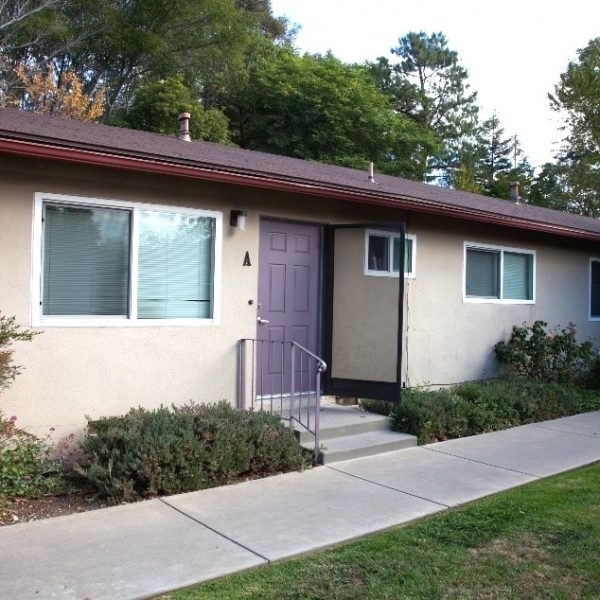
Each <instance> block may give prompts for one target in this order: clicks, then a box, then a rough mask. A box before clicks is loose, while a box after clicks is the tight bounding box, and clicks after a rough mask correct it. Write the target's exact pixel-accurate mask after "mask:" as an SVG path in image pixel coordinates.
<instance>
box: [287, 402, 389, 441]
mask: <svg viewBox="0 0 600 600" xmlns="http://www.w3.org/2000/svg"><path fill="white" fill-rule="evenodd" d="M319 422H320V425H321V427H320V429H321V441H322V442H324V441H325V440H331V439H334V438H340V437H346V436H350V435H357V434H361V433H368V432H372V431H389V430H390V420H389V418H388V417H384V416H383V415H377V414H374V413H368V412H365V411H363V410H359V409H357V408H348V407H345V406H344V407H342V406H326V407H324V408H323V409H321V411H320V413H319ZM310 423H311V426H312V425H313V423H314V413H313V414H311V416H310ZM295 434H296V437H297V438H298V439H299V440H300V443H301V444H305V443H306V444H310V443H313V442H314V438H313V436H312V434H311V433H309V432H308V431H306V430H305V429H304V428H302V427H300V426H296V427H295Z"/></svg>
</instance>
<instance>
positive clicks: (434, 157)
mask: <svg viewBox="0 0 600 600" xmlns="http://www.w3.org/2000/svg"><path fill="white" fill-rule="evenodd" d="M391 52H392V54H394V55H396V56H398V57H399V58H400V61H399V62H398V63H396V64H391V63H390V62H389V61H388V60H387V59H386V58H380V59H378V62H377V63H375V64H371V65H370V67H371V73H372V74H373V76H374V77H375V80H376V81H377V83H378V85H379V87H380V89H381V90H382V91H384V92H385V93H386V94H387V95H388V97H389V98H390V100H391V102H392V104H393V107H394V109H395V110H396V111H398V112H399V113H401V114H403V115H405V116H407V117H409V118H410V119H411V120H412V121H413V122H414V123H416V124H417V125H418V126H419V127H420V128H421V129H422V130H424V131H428V132H430V133H431V134H432V137H431V138H430V143H428V144H425V145H423V146H422V147H421V148H420V154H419V156H417V157H415V158H416V159H417V161H418V169H417V171H418V172H419V173H420V174H421V177H420V178H422V179H425V178H427V177H428V176H431V175H433V174H434V172H435V171H438V173H435V176H438V175H439V171H440V170H441V171H446V170H447V169H448V167H449V166H451V165H456V164H457V162H459V161H458V160H457V157H458V156H459V155H460V153H461V151H462V145H463V144H464V143H467V142H470V141H472V140H471V139H470V138H471V137H472V136H473V133H474V131H475V127H476V125H477V114H478V107H477V105H476V104H475V101H476V98H477V93H476V92H473V93H470V92H469V84H468V82H467V79H468V72H467V71H466V70H465V69H464V68H463V67H462V66H460V64H459V60H458V54H457V53H456V52H455V51H454V50H450V49H449V48H448V42H447V40H446V37H445V36H444V35H443V34H442V33H433V34H431V35H427V34H425V33H424V32H420V33H414V32H411V33H409V34H407V35H405V36H404V37H402V38H400V39H399V41H398V46H397V47H396V48H392V50H391ZM436 141H437V144H436V143H435V142H436Z"/></svg>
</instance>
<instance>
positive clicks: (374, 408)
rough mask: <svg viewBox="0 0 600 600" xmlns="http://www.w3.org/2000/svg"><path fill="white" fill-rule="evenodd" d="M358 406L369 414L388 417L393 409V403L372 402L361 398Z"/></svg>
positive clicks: (369, 399) (384, 401) (383, 401)
mask: <svg viewBox="0 0 600 600" xmlns="http://www.w3.org/2000/svg"><path fill="white" fill-rule="evenodd" d="M358 404H359V406H360V407H361V408H362V409H363V410H366V411H367V412H370V413H375V414H378V415H383V416H384V417H388V416H389V415H390V411H391V410H392V407H393V405H394V404H393V402H387V401H386V400H373V399H371V398H361V399H360V400H359V401H358Z"/></svg>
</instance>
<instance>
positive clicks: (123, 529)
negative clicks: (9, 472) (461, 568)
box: [0, 411, 600, 600]
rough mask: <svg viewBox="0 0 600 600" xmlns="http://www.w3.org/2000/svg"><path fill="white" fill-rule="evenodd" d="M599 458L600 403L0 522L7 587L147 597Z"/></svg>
mask: <svg viewBox="0 0 600 600" xmlns="http://www.w3.org/2000/svg"><path fill="white" fill-rule="evenodd" d="M598 460H600V411H598V412H593V413H587V414H582V415H576V416H573V417H566V418H564V419H557V420H554V421H547V422H544V423H537V424H534V425H525V426H523V427H517V428H514V429H509V430H506V431H501V432H496V433H487V434H484V435H479V436H474V437H469V438H463V439H458V440H451V441H448V442H441V443H437V444H430V445H428V446H421V447H418V448H411V449H406V450H399V451H396V452H388V453H386V454H380V455H378V456H373V457H367V458H360V459H355V460H352V461H347V462H340V463H333V464H331V465H329V466H325V467H319V468H316V469H311V470H309V471H305V472H302V473H287V474H285V475H279V476H276V477H270V478H267V479H261V480H256V481H249V482H247V483H241V484H238V485H233V486H226V487H221V488H214V489H210V490H204V491H201V492H192V493H188V494H182V495H178V496H170V497H166V498H162V499H157V500H149V501H146V502H140V503H137V504H129V505H123V506H118V507H114V508H107V509H103V510H96V511H91V512H87V513H79V514H75V515H70V516H66V517H58V518H55V519H48V520H46V521H37V522H31V523H23V524H18V525H12V526H9V527H3V528H0V580H1V581H2V584H1V586H2V587H1V592H0V596H1V597H2V598H5V599H7V600H21V599H30V598H31V599H33V598H36V599H44V600H46V599H50V598H57V599H77V600H84V599H85V600H100V599H110V600H119V599H134V598H145V597H148V596H153V595H155V594H160V593H162V592H167V591H169V590H173V589H176V588H179V587H184V586H188V585H191V584H194V583H199V582H201V581H206V580H208V579H212V578H215V577H219V576H222V575H225V574H228V573H233V572H236V571H241V570H244V569H249V568H252V567H257V566H260V565H264V564H268V563H269V562H271V561H276V560H281V559H284V558H288V557H290V556H294V555H297V554H301V553H304V552H308V551H310V550H314V549H316V548H322V547H325V546H329V545H332V544H337V543H340V542H344V541H346V540H350V539H352V538H356V537H359V536H364V535H367V534H369V533H372V532H375V531H379V530H381V529H385V528H388V527H393V526H395V525H401V524H404V523H408V522H410V521H413V520H415V519H418V518H421V517H424V516H426V515H430V514H433V513H436V512H439V511H443V510H445V509H447V508H449V507H451V506H456V505H458V504H462V503H465V502H469V501H471V500H474V499H476V498H481V497H483V496H487V495H489V494H493V493H496V492H499V491H502V490H506V489H509V488H512V487H515V486H518V485H522V484H524V483H528V482H531V481H535V480H537V479H540V478H542V477H547V476H549V475H554V474H556V473H560V472H563V471H568V470H570V469H574V468H577V467H580V466H583V465H586V464H589V463H592V462H595V461H598Z"/></svg>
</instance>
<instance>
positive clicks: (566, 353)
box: [494, 321, 596, 383]
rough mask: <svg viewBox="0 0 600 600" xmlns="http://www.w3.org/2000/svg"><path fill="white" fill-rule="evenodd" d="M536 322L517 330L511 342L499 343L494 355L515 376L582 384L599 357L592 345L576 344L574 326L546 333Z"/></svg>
mask: <svg viewBox="0 0 600 600" xmlns="http://www.w3.org/2000/svg"><path fill="white" fill-rule="evenodd" d="M547 326H548V324H547V323H545V322H544V321H536V322H535V323H534V324H533V325H532V326H531V327H529V326H527V325H526V324H523V325H522V326H520V327H518V326H516V325H515V326H514V327H513V328H512V334H511V336H510V339H509V340H508V342H504V341H501V342H498V343H497V344H496V345H495V346H494V351H495V352H496V356H497V357H498V360H499V361H500V362H501V363H502V364H504V365H506V367H507V369H508V371H509V373H510V374H512V375H516V376H519V377H531V378H532V379H539V380H542V381H557V382H559V383H579V382H581V381H582V379H584V378H585V377H586V376H587V374H588V373H589V372H590V370H591V368H592V366H593V364H594V361H595V359H596V355H595V353H594V351H593V346H592V343H591V342H589V341H587V342H583V343H581V344H580V343H578V342H577V336H576V332H575V326H574V325H573V324H572V323H571V324H569V326H568V327H567V328H564V329H555V330H551V331H547V329H546V328H547Z"/></svg>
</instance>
